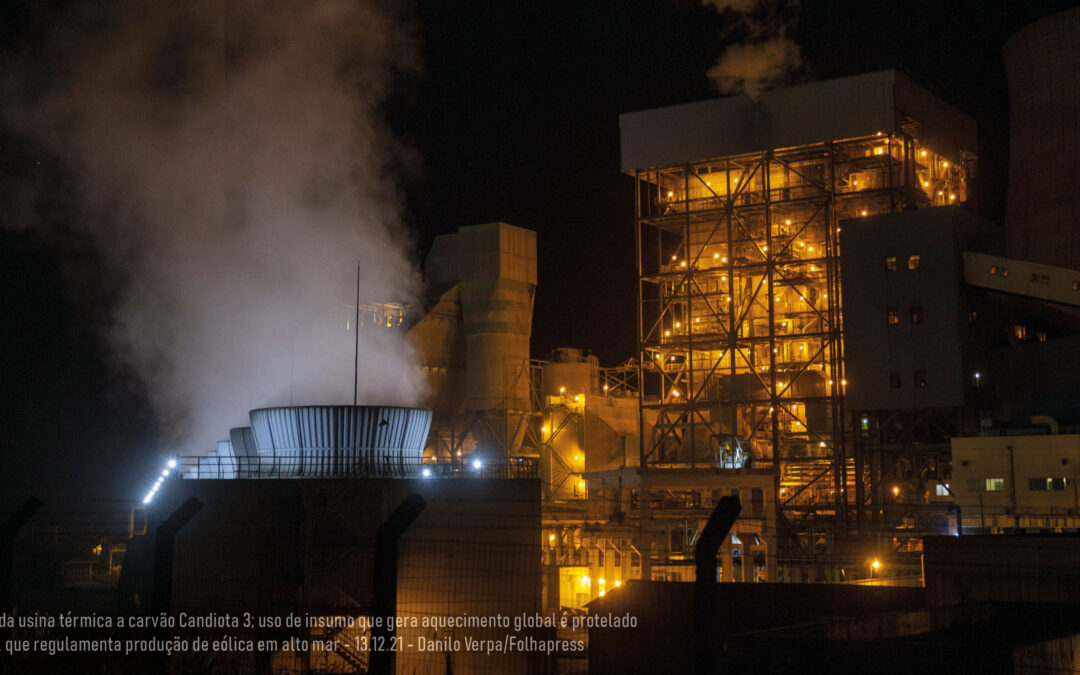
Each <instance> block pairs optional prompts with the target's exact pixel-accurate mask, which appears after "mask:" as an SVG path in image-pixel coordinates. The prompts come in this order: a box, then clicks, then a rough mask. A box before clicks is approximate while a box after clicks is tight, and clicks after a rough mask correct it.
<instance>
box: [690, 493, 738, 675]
mask: <svg viewBox="0 0 1080 675" xmlns="http://www.w3.org/2000/svg"><path fill="white" fill-rule="evenodd" d="M741 512H742V504H740V502H739V498H738V497H734V496H733V497H722V498H721V499H720V501H719V502H718V503H717V505H716V508H715V509H713V512H712V515H711V516H709V522H708V523H707V524H706V525H705V529H704V530H702V532H701V537H699V538H698V542H697V546H696V547H695V548H694V562H695V564H696V567H697V578H696V580H695V581H694V626H695V628H696V630H697V635H696V639H695V640H694V667H695V670H696V671H697V672H698V673H703V674H704V673H708V674H710V675H711V674H712V673H715V672H716V648H715V641H716V639H717V634H716V552H717V551H718V550H720V545H721V544H722V543H724V537H726V536H727V534H728V532H730V531H731V526H732V525H734V524H735V521H736V520H737V519H738V518H739V514H740V513H741Z"/></svg>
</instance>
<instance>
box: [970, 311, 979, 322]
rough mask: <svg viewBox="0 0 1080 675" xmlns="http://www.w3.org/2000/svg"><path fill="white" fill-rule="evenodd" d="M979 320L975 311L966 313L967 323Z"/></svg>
mask: <svg viewBox="0 0 1080 675" xmlns="http://www.w3.org/2000/svg"><path fill="white" fill-rule="evenodd" d="M978 318H979V313H978V312H976V311H975V310H971V311H970V312H968V323H975V320H976V319H978Z"/></svg>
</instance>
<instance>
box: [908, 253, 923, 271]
mask: <svg viewBox="0 0 1080 675" xmlns="http://www.w3.org/2000/svg"><path fill="white" fill-rule="evenodd" d="M919 260H920V257H919V254H918V253H912V254H911V255H909V256H908V259H907V268H908V269H909V270H917V269H919Z"/></svg>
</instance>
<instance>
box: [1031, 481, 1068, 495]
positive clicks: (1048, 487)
mask: <svg viewBox="0 0 1080 675" xmlns="http://www.w3.org/2000/svg"><path fill="white" fill-rule="evenodd" d="M1068 486H1069V479H1068V478H1064V477H1062V478H1054V477H1046V478H1043V477H1039V478H1029V479H1028V489H1029V490H1031V491H1033V492H1060V491H1062V490H1064V489H1066V488H1067V487H1068Z"/></svg>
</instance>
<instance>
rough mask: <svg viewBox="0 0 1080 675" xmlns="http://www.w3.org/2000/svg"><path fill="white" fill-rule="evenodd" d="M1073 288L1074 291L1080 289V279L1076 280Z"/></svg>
mask: <svg viewBox="0 0 1080 675" xmlns="http://www.w3.org/2000/svg"><path fill="white" fill-rule="evenodd" d="M1073 290H1074V291H1080V281H1074V282H1073Z"/></svg>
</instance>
